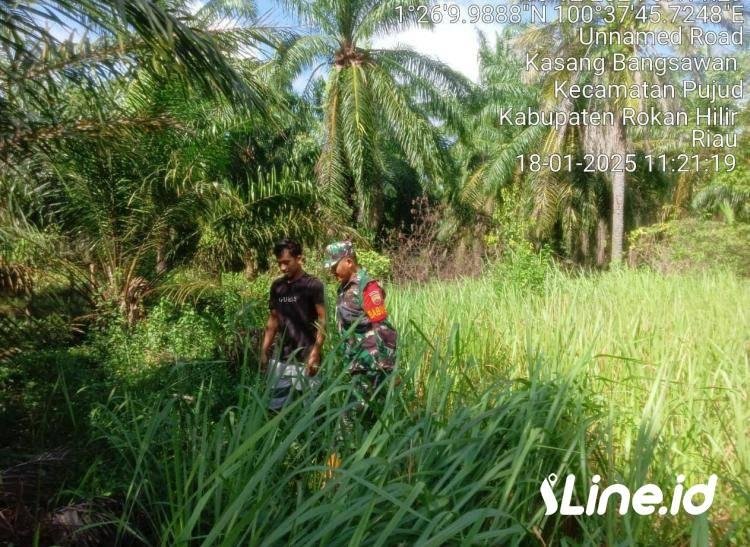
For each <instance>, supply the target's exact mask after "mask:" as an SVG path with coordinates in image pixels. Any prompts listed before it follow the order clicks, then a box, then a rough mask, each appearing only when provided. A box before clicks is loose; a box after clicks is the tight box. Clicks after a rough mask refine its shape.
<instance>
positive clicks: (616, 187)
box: [610, 117, 628, 266]
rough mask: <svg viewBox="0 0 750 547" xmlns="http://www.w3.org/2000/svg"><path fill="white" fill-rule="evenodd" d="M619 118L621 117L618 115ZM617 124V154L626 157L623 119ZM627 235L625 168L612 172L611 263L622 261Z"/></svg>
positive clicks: (626, 147)
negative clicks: (624, 241)
mask: <svg viewBox="0 0 750 547" xmlns="http://www.w3.org/2000/svg"><path fill="white" fill-rule="evenodd" d="M618 118H619V117H618ZM618 122H619V123H618V124H617V125H616V132H617V133H616V139H617V144H616V146H615V149H614V153H615V154H619V155H620V157H623V158H624V157H625V154H626V153H627V149H628V146H627V137H626V135H625V126H624V125H622V119H621V118H619V119H618ZM624 235H625V170H624V169H622V170H620V171H615V172H613V173H612V257H611V259H610V260H611V261H610V264H611V265H612V266H616V265H618V264H620V262H622V246H623V238H624Z"/></svg>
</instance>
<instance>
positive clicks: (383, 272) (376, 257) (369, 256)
mask: <svg viewBox="0 0 750 547" xmlns="http://www.w3.org/2000/svg"><path fill="white" fill-rule="evenodd" d="M357 260H358V261H359V263H360V264H361V265H362V266H363V267H364V268H365V269H366V270H367V272H368V273H369V274H370V277H373V278H376V279H389V278H390V277H391V259H390V258H388V257H387V256H385V255H382V254H380V253H378V252H376V251H360V250H358V251H357Z"/></svg>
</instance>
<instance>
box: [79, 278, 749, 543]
mask: <svg viewBox="0 0 750 547" xmlns="http://www.w3.org/2000/svg"><path fill="white" fill-rule="evenodd" d="M388 304H389V308H390V309H391V312H392V314H393V317H394V320H395V322H396V324H397V325H398V326H399V330H400V344H401V346H400V373H399V374H400V377H401V379H402V382H401V384H400V385H399V386H396V385H395V384H392V385H390V389H389V393H388V399H387V404H386V406H385V410H384V412H383V414H382V416H381V419H380V420H379V421H378V423H377V424H376V425H375V426H374V427H373V428H371V429H370V430H359V429H355V430H354V431H352V432H350V433H349V434H348V435H347V438H346V439H344V440H342V439H340V438H338V437H337V424H338V422H339V416H340V412H341V410H342V408H343V407H344V406H345V401H346V389H347V382H346V377H345V375H344V374H342V373H341V362H340V359H339V355H340V352H339V351H338V349H340V348H335V347H331V348H330V351H329V352H328V355H327V357H326V361H325V363H324V367H323V369H324V370H325V372H326V382H325V384H324V389H323V390H322V391H321V392H320V393H319V394H318V396H317V397H315V398H313V397H310V398H308V399H301V400H299V401H297V402H295V403H294V404H293V405H292V406H290V407H288V408H287V409H285V410H284V411H283V412H282V413H281V414H279V415H276V416H268V415H267V414H266V412H265V403H266V398H267V393H266V391H265V388H264V385H263V382H262V380H261V379H259V378H257V377H255V376H254V375H253V374H252V373H250V372H246V373H245V376H244V378H243V379H242V380H241V381H240V382H239V384H238V386H237V388H236V392H235V394H234V396H233V398H232V400H231V401H224V403H223V404H219V405H217V404H216V401H215V400H212V397H213V393H214V387H213V386H211V385H210V384H208V383H204V384H203V385H196V384H192V385H187V386H186V385H185V382H180V381H179V375H180V370H179V369H178V370H176V371H175V373H176V375H177V376H176V380H175V381H176V383H175V385H176V386H179V388H173V389H172V388H170V389H168V390H166V391H165V392H164V394H163V396H157V397H151V398H143V397H141V396H140V394H134V393H123V394H115V395H114V396H113V399H112V401H111V402H110V404H109V405H107V407H106V408H102V409H100V410H99V416H98V417H97V420H96V423H98V424H99V425H100V428H101V440H102V441H103V444H102V446H103V451H102V461H103V462H104V461H106V462H107V464H106V467H105V466H104V465H102V466H100V467H99V471H98V472H97V473H98V474H100V475H101V474H106V475H107V477H108V479H107V480H108V481H109V482H108V484H109V485H110V488H111V492H112V495H113V496H115V497H119V499H120V500H121V501H122V507H123V510H122V512H121V514H118V515H116V518H115V519H114V520H113V523H111V524H110V525H109V526H110V528H111V527H115V528H117V529H118V530H119V534H120V536H121V538H123V539H125V538H133V537H138V538H140V539H141V541H143V542H145V543H148V544H153V545H187V544H190V545H238V544H251V545H276V544H295V545H297V544H302V545H320V544H325V545H359V544H367V545H394V544H404V545H412V544H419V545H446V544H458V543H466V544H485V545H497V544H547V545H550V544H560V543H561V542H564V541H567V542H569V543H573V544H604V543H609V544H616V543H621V544H633V543H637V544H654V545H655V544H660V545H665V544H675V543H684V544H687V543H689V542H693V543H694V544H697V545H699V544H703V543H706V542H708V541H710V540H712V541H714V542H716V543H723V542H729V543H734V544H738V545H741V544H746V543H747V542H748V541H750V537H748V535H747V534H748V529H750V519H749V518H748V509H747V507H748V496H749V495H750V494H749V492H750V488H748V483H749V481H748V469H749V466H748V464H749V463H750V461H749V459H750V452H749V451H748V444H747V443H748V441H747V433H748V424H750V405H748V399H747V391H748V386H750V382H748V380H750V378H748V376H750V369H749V368H748V353H747V346H746V344H747V337H748V333H750V318H749V317H748V313H750V312H748V310H750V290H748V285H747V283H746V282H744V281H740V280H737V279H735V278H733V277H731V276H729V275H723V274H711V275H704V276H700V277H691V276H680V277H661V276H658V275H655V274H652V273H647V272H637V271H622V272H615V273H612V274H607V275H602V276H597V277H591V278H580V279H570V278H565V277H562V276H552V277H550V278H549V279H548V280H547V283H546V285H545V288H544V291H539V292H528V291H523V290H519V289H518V288H516V287H513V286H505V285H503V284H502V283H499V282H498V281H497V280H494V279H492V278H489V277H488V278H486V279H481V280H473V281H472V280H467V281H462V282H456V283H451V284H447V283H436V284H433V285H428V286H413V287H408V288H394V289H393V290H391V291H389V300H388ZM333 452H336V453H338V454H339V455H340V456H341V457H342V460H343V463H342V465H341V467H340V468H338V469H336V470H334V471H333V472H332V476H331V477H330V478H328V477H327V472H328V471H329V470H328V468H327V467H326V465H325V464H326V460H327V456H328V455H329V454H331V453H333ZM550 473H557V474H558V475H565V474H566V473H575V474H576V476H577V477H578V478H579V481H580V482H579V486H580V485H581V483H584V484H585V483H587V482H588V480H589V478H590V477H591V475H592V474H594V473H599V474H601V475H602V477H603V479H602V482H603V483H613V482H620V483H625V484H628V485H630V486H632V487H633V488H637V487H638V486H640V485H641V484H644V483H646V482H654V483H656V484H659V485H660V486H662V487H663V489H665V490H669V489H670V487H671V486H672V485H674V483H675V477H676V475H677V474H678V473H682V474H685V475H686V477H687V479H686V483H687V484H694V483H696V482H705V480H706V479H707V478H708V475H710V474H711V473H716V474H717V475H719V488H718V491H717V494H716V498H715V501H714V504H713V507H712V508H711V509H710V511H709V513H708V514H707V515H704V516H702V517H697V518H693V517H688V516H686V515H678V516H666V517H660V516H649V517H641V516H638V515H635V514H628V515H624V516H621V515H619V514H617V512H616V511H614V510H612V511H609V512H608V514H607V515H604V516H588V517H587V516H584V517H580V518H572V517H559V516H550V517H546V516H545V515H544V506H543V503H542V499H541V496H540V495H539V486H540V484H541V482H542V480H543V479H544V478H545V477H546V476H547V475H549V474H550ZM92 475H94V474H92ZM93 485H94V483H93V482H84V484H83V485H82V486H81V489H80V491H82V492H86V491H91V490H92V488H93ZM578 494H579V495H580V496H583V494H584V491H583V489H582V488H579V492H578Z"/></svg>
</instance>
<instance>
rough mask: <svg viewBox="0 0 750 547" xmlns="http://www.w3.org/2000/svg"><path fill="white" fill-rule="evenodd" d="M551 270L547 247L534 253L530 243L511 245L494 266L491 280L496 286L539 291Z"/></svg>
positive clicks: (549, 253)
mask: <svg viewBox="0 0 750 547" xmlns="http://www.w3.org/2000/svg"><path fill="white" fill-rule="evenodd" d="M552 268H553V265H552V253H551V252H550V250H549V249H548V248H547V247H543V248H542V250H541V251H540V252H536V251H535V250H534V248H533V246H532V245H531V244H530V243H519V244H513V245H510V246H508V248H506V250H505V252H504V253H503V256H502V258H501V259H500V260H499V261H498V262H497V263H496V264H495V267H494V269H493V278H494V281H495V283H497V284H502V285H508V284H509V285H512V286H516V287H519V288H520V289H523V290H531V291H541V290H543V289H544V284H545V281H546V280H547V277H548V276H549V274H550V273H551V272H552Z"/></svg>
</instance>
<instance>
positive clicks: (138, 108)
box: [0, 0, 750, 545]
mask: <svg viewBox="0 0 750 547" xmlns="http://www.w3.org/2000/svg"><path fill="white" fill-rule="evenodd" d="M395 4H396V3H394V2H379V1H378V2H376V1H360V0H310V1H302V0H287V1H284V2H280V4H279V6H278V7H279V9H282V8H283V9H284V10H285V13H287V14H289V16H290V17H293V18H294V20H295V21H298V22H299V23H301V24H303V25H304V27H302V28H301V29H297V30H290V28H282V27H280V28H274V27H273V26H270V25H268V23H267V21H266V20H265V18H264V17H263V16H259V14H258V11H257V9H256V7H255V6H254V5H253V4H252V3H251V2H233V1H229V0H215V1H214V0H212V1H209V2H198V3H196V2H187V1H184V0H168V1H163V2H162V1H160V2H152V1H150V0H123V1H121V2H117V3H110V2H101V1H99V0H85V1H82V2H68V1H64V0H37V1H34V2H20V1H14V0H11V2H6V3H2V4H1V5H0V38H2V39H0V438H1V442H0V447H2V448H0V541H3V542H11V543H14V544H31V543H37V544H51V543H61V544H104V543H106V544H111V543H113V542H120V543H122V544H143V543H145V544H159V545H174V544H180V545H184V544H198V543H201V544H206V545H208V544H223V545H237V544H247V543H252V544H279V543H285V544H302V543H304V544H339V543H341V544H344V543H351V544H353V545H354V544H359V543H367V544H377V545H390V544H399V543H401V544H412V543H419V544H429V545H444V544H456V543H460V542H466V543H478V544H493V545H496V544H504V543H523V544H542V545H550V544H560V543H563V542H568V543H574V544H577V543H583V544H613V543H622V544H633V543H637V544H654V545H657V544H658V545H665V544H687V543H689V542H691V543H692V544H694V545H702V544H707V543H709V542H711V543H715V544H734V545H743V544H747V543H748V542H750V536H749V535H748V531H749V530H750V513H749V512H748V506H750V504H749V503H748V500H750V476H749V475H748V474H749V473H750V447H748V444H747V437H748V433H750V431H749V430H748V423H750V406H749V405H748V397H749V395H750V394H748V386H750V377H749V374H750V367H749V366H748V359H749V358H750V346H749V345H748V344H750V340H748V337H747V336H748V333H749V332H750V315H748V310H750V287H749V286H748V279H747V278H748V276H749V275H750V224H749V223H750V155H748V152H749V151H750V143H748V140H747V139H748V135H750V133H749V132H748V131H747V123H748V121H750V110H749V109H748V105H747V103H744V104H740V103H737V104H731V102H728V103H727V104H728V106H731V107H733V108H734V109H736V110H741V111H742V112H741V116H740V118H741V120H740V127H739V128H738V131H739V132H740V136H739V145H738V147H737V148H734V149H731V150H729V151H731V152H732V153H733V154H735V155H736V157H737V167H736V169H735V170H734V171H732V172H730V173H714V172H711V171H710V170H709V171H700V172H691V173H664V172H659V171H652V172H649V171H648V169H646V167H645V165H643V162H641V161H640V160H639V166H638V169H637V170H636V171H635V172H634V173H627V175H626V174H625V173H598V174H596V173H585V172H582V171H581V172H573V173H565V174H561V173H551V172H548V171H541V172H538V173H529V172H521V171H520V169H519V168H518V161H517V160H516V156H517V155H518V154H521V153H528V152H531V151H538V150H546V151H548V152H554V151H557V152H563V153H570V154H574V155H580V154H583V153H585V152H588V151H592V150H593V151H597V150H602V149H606V150H620V151H627V152H633V153H635V154H638V155H639V158H642V156H643V154H644V153H646V151H649V152H650V153H652V154H654V153H665V154H668V155H674V154H677V153H686V152H687V153H690V154H693V153H701V154H704V155H705V154H706V151H698V150H691V149H690V148H689V147H685V146H684V145H682V144H679V141H678V139H679V137H680V135H675V134H671V133H667V132H663V133H661V132H659V130H658V128H651V129H650V133H649V134H648V135H645V134H643V133H642V132H637V131H634V132H632V133H628V132H616V131H613V132H611V133H596V134H587V132H586V131H584V130H582V128H580V127H570V128H565V130H564V131H561V132H557V133H553V134H548V133H545V131H544V130H543V129H542V128H540V127H534V126H532V127H526V128H524V127H511V126H507V125H500V124H498V121H497V116H498V112H499V109H500V108H502V107H506V106H511V105H512V106H514V107H516V108H525V107H540V106H545V105H549V104H550V101H551V100H552V97H550V82H551V81H552V78H553V77H554V76H555V74H554V73H547V74H539V75H537V76H538V77H537V78H535V79H529V78H527V77H526V76H528V74H525V73H524V70H523V65H522V61H521V58H522V57H521V52H523V51H538V52H540V53H544V52H545V51H550V50H551V49H555V50H556V51H558V52H560V51H570V54H571V55H574V54H576V53H575V51H574V50H573V48H574V44H573V43H572V42H570V43H568V42H566V37H568V36H569V35H570V29H569V28H563V27H560V26H555V25H552V26H549V27H545V28H541V29H537V28H522V29H515V30H506V31H505V32H504V33H502V34H500V35H498V36H485V35H482V34H480V35H478V40H479V42H480V53H479V64H480V79H479V81H478V82H471V81H469V80H467V79H466V78H465V77H464V76H462V75H461V74H459V73H457V72H455V71H454V70H452V69H451V68H449V67H448V66H446V65H444V64H443V63H441V62H440V61H438V60H435V59H433V58H430V57H427V56H424V55H421V54H419V53H417V52H415V51H412V50H409V49H407V48H398V49H387V48H376V47H374V46H373V45H372V44H373V43H374V40H375V39H376V38H378V37H382V36H384V35H387V34H390V33H397V32H399V31H400V30H404V29H407V28H410V27H412V26H414V25H416V21H415V20H414V18H410V17H411V16H408V17H406V18H405V19H400V18H399V17H397V16H396V12H395V10H394V9H393V7H394V5H395ZM398 4H403V5H410V4H412V2H409V1H405V2H398ZM413 4H414V5H416V4H417V3H416V2H414V3H413ZM403 13H410V12H409V10H408V9H407V10H404V11H403ZM413 13H414V14H416V12H413ZM631 23H632V24H635V22H631ZM631 23H628V22H624V23H623V24H631ZM566 48H568V49H566ZM652 53H653V52H652ZM693 53H697V52H693ZM737 54H738V55H739V58H740V61H741V63H742V64H743V67H744V68H746V67H747V62H748V57H747V55H746V53H745V52H738V53H737ZM745 72H747V71H746V70H745ZM556 76H557V77H567V78H572V77H573V76H572V75H570V74H567V75H566V74H557V75H556ZM609 76H611V75H609ZM609 76H605V78H608V77H609ZM624 76H625V75H623V74H621V75H618V77H624ZM684 76H685V75H684V74H680V73H670V74H667V75H665V78H674V79H675V81H677V80H679V79H680V78H682V77H684ZM726 76H727V75H723V74H706V75H704V77H705V78H707V79H711V78H722V77H726ZM628 77H633V78H636V80H638V79H639V78H640V80H638V81H642V80H644V79H645V80H649V79H651V78H653V77H654V75H653V74H629V75H628ZM300 82H302V83H300ZM620 106H621V105H617V104H614V103H611V104H606V103H600V102H597V103H596V104H594V103H591V104H583V103H581V104H579V103H571V104H568V105H566V107H567V108H570V109H577V110H583V109H586V108H589V109H597V110H607V109H615V108H619V107H620ZM743 109H744V110H743ZM592 143H593V144H592ZM592 147H593V148H592ZM711 152H717V153H718V152H724V151H722V150H714V151H711ZM283 236H291V237H295V238H299V239H300V240H302V241H304V243H305V246H306V253H305V254H306V257H307V269H308V270H309V271H311V272H312V273H316V274H317V275H319V276H320V277H321V278H326V279H327V282H328V287H327V289H328V290H329V298H328V305H329V309H330V308H331V305H332V301H333V298H332V296H333V290H334V286H333V284H332V281H331V280H330V278H327V277H326V272H323V271H320V269H319V268H320V266H319V264H320V262H321V261H320V256H319V254H320V249H321V248H322V246H323V245H324V244H325V243H327V242H329V241H331V240H333V239H341V238H343V237H350V238H352V239H353V240H354V241H355V242H356V243H357V246H358V248H359V249H360V257H361V259H362V261H363V263H364V264H365V266H367V267H368V269H369V270H370V271H371V272H373V273H374V274H375V275H376V276H378V277H380V278H381V279H385V280H387V282H388V283H389V286H388V306H389V310H390V312H391V314H392V316H393V319H394V322H395V324H396V326H397V327H398V329H399V332H400V340H401V345H400V349H399V372H398V378H399V382H398V385H396V383H394V385H392V386H391V390H390V392H389V396H388V397H389V398H388V401H387V405H386V408H385V411H384V413H383V416H382V419H381V420H380V421H379V422H378V423H377V424H376V426H375V427H374V428H373V429H371V430H369V431H355V432H354V434H353V437H352V438H351V439H350V441H351V442H350V443H349V444H348V445H347V446H346V447H342V446H340V445H339V444H337V443H336V440H335V437H334V428H335V424H336V422H337V420H338V416H339V412H340V409H341V407H342V406H343V405H344V400H343V397H344V395H343V390H344V385H345V383H346V376H345V374H343V370H342V365H341V359H340V356H341V348H340V347H339V340H338V338H337V336H336V334H335V333H334V332H333V329H332V328H331V332H329V335H328V338H327V342H326V348H325V349H326V351H325V359H324V363H323V370H324V378H325V382H324V385H323V390H322V392H321V393H320V394H319V396H318V397H317V398H315V399H314V400H313V399H311V400H309V401H308V400H300V401H298V402H297V403H295V404H294V405H293V406H291V407H289V408H287V409H286V410H285V411H284V412H283V413H281V414H280V415H277V416H274V417H269V416H268V415H267V413H266V412H265V402H266V398H267V397H268V393H267V389H266V385H265V380H264V377H263V376H262V375H260V374H259V373H258V372H257V357H258V346H259V341H260V336H261V334H262V328H263V325H264V322H265V318H266V314H267V291H268V287H269V284H270V282H271V280H272V279H273V277H274V275H275V265H274V262H273V258H272V257H271V256H270V253H269V251H270V248H271V246H272V243H273V242H274V241H275V240H276V239H278V238H280V237H283ZM332 451H338V452H340V453H341V455H342V458H343V464H342V466H341V467H340V468H339V469H337V470H336V471H335V472H334V473H331V472H330V471H329V469H328V467H326V459H327V456H328V455H329V454H331V452H332ZM553 472H554V473H556V474H558V475H565V474H567V473H574V474H575V475H576V476H577V477H579V478H580V480H581V481H582V482H583V483H585V484H579V490H578V494H579V496H580V498H581V499H583V498H584V494H585V491H586V489H585V485H586V484H588V483H587V482H586V481H589V480H590V477H591V476H592V475H594V474H599V475H601V476H602V477H603V479H602V480H603V483H609V484H611V483H616V482H619V483H623V484H626V485H628V486H631V487H633V488H637V487H638V486H639V485H641V484H644V483H646V482H653V483H656V484H659V485H663V486H664V487H665V488H670V487H671V485H673V484H674V482H675V477H676V476H677V475H678V474H684V475H685V476H686V484H691V483H696V482H701V481H705V480H706V479H707V477H708V475H709V474H711V473H715V474H717V475H718V476H719V487H718V490H717V493H716V498H715V501H714V505H713V506H712V508H711V510H710V511H709V512H708V513H707V514H704V515H701V516H699V517H689V516H688V515H684V514H680V515H678V516H667V517H659V516H651V517H640V516H637V515H635V514H628V515H619V514H617V513H616V512H615V511H611V512H610V513H608V514H607V515H606V516H602V517H599V516H593V517H585V518H584V517H581V518H573V517H561V516H558V515H553V516H545V514H544V505H543V503H542V500H541V497H540V495H539V486H540V483H541V481H542V480H543V479H544V478H545V477H547V476H548V475H549V474H550V473H553Z"/></svg>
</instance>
